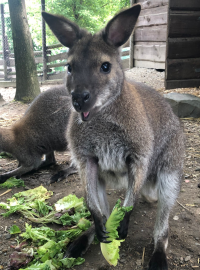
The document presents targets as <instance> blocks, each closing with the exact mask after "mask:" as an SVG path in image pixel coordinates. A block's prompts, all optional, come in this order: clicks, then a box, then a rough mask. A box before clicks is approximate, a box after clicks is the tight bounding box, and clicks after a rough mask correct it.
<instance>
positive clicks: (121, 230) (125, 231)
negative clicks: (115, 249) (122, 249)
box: [117, 211, 131, 240]
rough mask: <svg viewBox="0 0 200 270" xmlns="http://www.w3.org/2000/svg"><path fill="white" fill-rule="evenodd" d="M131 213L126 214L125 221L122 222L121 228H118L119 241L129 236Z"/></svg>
mask: <svg viewBox="0 0 200 270" xmlns="http://www.w3.org/2000/svg"><path fill="white" fill-rule="evenodd" d="M130 215H131V211H130V212H126V214H125V216H124V218H123V220H122V221H121V222H120V225H119V227H118V228H117V231H118V235H119V239H120V240H121V239H125V238H126V236H127V234H128V225H129V219H130Z"/></svg>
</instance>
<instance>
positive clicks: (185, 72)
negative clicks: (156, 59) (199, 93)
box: [166, 58, 200, 80]
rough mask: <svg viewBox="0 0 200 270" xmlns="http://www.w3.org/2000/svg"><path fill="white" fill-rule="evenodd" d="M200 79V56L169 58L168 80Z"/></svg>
mask: <svg viewBox="0 0 200 270" xmlns="http://www.w3.org/2000/svg"><path fill="white" fill-rule="evenodd" d="M186 79H188V80H190V79H200V58H190V59H167V74H166V80H186Z"/></svg>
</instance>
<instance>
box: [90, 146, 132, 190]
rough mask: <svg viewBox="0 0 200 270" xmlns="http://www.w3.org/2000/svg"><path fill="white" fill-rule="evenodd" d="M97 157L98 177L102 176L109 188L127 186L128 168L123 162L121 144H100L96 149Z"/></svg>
mask: <svg viewBox="0 0 200 270" xmlns="http://www.w3.org/2000/svg"><path fill="white" fill-rule="evenodd" d="M95 152H96V153H95V154H96V156H97V157H98V165H99V166H98V169H99V177H101V178H103V179H104V180H105V181H106V183H107V184H108V186H109V187H111V188H127V185H128V170H127V165H126V163H125V158H124V155H125V153H124V151H123V148H122V146H121V147H120V146H118V147H117V146H116V145H115V143H112V142H111V143H109V145H108V144H102V147H101V149H96V151H95Z"/></svg>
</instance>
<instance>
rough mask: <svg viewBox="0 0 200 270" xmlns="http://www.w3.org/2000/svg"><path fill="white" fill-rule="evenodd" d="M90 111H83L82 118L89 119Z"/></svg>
mask: <svg viewBox="0 0 200 270" xmlns="http://www.w3.org/2000/svg"><path fill="white" fill-rule="evenodd" d="M89 115H90V112H82V113H81V118H82V120H83V121H87V120H88V118H89Z"/></svg>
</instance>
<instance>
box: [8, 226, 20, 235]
mask: <svg viewBox="0 0 200 270" xmlns="http://www.w3.org/2000/svg"><path fill="white" fill-rule="evenodd" d="M9 233H10V234H16V233H21V230H20V228H19V227H18V226H17V225H13V226H12V227H11V228H10V230H9Z"/></svg>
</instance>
